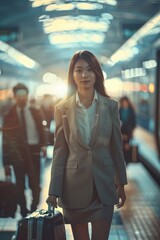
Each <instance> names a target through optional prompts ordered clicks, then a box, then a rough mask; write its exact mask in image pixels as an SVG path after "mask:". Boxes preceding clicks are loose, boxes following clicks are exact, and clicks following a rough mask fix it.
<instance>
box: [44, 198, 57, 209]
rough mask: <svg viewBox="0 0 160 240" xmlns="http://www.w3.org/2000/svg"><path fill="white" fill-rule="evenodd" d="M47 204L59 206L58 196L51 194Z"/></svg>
mask: <svg viewBox="0 0 160 240" xmlns="http://www.w3.org/2000/svg"><path fill="white" fill-rule="evenodd" d="M46 202H47V204H49V203H50V204H51V205H52V206H53V207H55V208H57V196H54V195H49V196H48V198H47V200H46Z"/></svg>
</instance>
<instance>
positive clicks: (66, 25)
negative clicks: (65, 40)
mask: <svg viewBox="0 0 160 240" xmlns="http://www.w3.org/2000/svg"><path fill="white" fill-rule="evenodd" d="M108 28H109V23H108V22H105V21H104V19H103V18H101V17H100V18H98V19H97V18H96V17H88V16H83V15H80V16H79V17H72V16H68V17H67V16H64V17H59V18H58V17H57V18H52V19H48V20H46V21H44V22H43V29H44V32H45V33H47V34H48V33H54V32H64V31H73V30H79V29H81V30H92V31H98V32H106V31H107V30H108Z"/></svg>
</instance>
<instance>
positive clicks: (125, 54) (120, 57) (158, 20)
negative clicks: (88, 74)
mask: <svg viewBox="0 0 160 240" xmlns="http://www.w3.org/2000/svg"><path fill="white" fill-rule="evenodd" d="M157 26H158V27H160V12H159V13H158V14H156V15H155V16H154V17H153V18H151V19H150V20H149V21H148V22H147V23H145V24H144V25H143V26H142V27H141V28H140V29H139V30H138V31H137V32H136V33H135V34H134V35H133V36H132V37H131V38H129V39H128V40H127V41H126V42H125V43H124V44H123V45H122V46H121V47H120V48H119V49H118V50H117V51H116V52H115V53H114V54H112V56H111V57H110V59H111V61H112V62H113V63H114V64H115V63H117V62H119V61H128V59H129V58H131V57H133V56H134V55H135V54H137V53H138V52H139V50H138V43H139V42H140V41H141V40H142V39H143V38H144V37H146V36H147V35H151V34H152V33H153V32H154V31H153V30H154V29H155V28H157Z"/></svg>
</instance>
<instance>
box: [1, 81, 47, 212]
mask: <svg viewBox="0 0 160 240" xmlns="http://www.w3.org/2000/svg"><path fill="white" fill-rule="evenodd" d="M28 94H29V90H28V88H27V87H26V86H25V85H24V84H21V83H18V84H17V85H15V86H14V87H13V95H14V101H15V104H14V105H13V106H12V108H11V109H10V110H9V112H8V113H7V114H6V115H5V116H4V121H3V164H4V165H10V164H11V165H13V168H14V172H15V177H16V186H17V193H18V204H19V205H20V212H21V215H22V217H25V216H26V215H27V213H29V211H34V210H36V208H37V205H38V203H39V198H40V165H41V164H40V153H41V151H42V153H43V155H45V154H46V138H45V132H44V127H43V125H42V116H41V113H40V111H39V110H38V109H36V108H34V107H33V106H32V107H31V106H30V105H29V102H28ZM25 176H28V182H29V187H30V188H31V190H32V203H31V208H30V210H28V209H27V203H26V198H25V188H26V182H25Z"/></svg>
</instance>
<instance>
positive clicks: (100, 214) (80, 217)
mask: <svg viewBox="0 0 160 240" xmlns="http://www.w3.org/2000/svg"><path fill="white" fill-rule="evenodd" d="M113 210H114V205H113V206H106V205H104V204H103V203H102V202H101V201H100V199H99V197H98V194H97V191H96V189H95V188H94V193H93V198H92V202H91V204H90V205H89V206H88V207H87V208H81V209H66V208H63V215H64V220H65V223H66V224H78V223H88V222H93V221H97V220H105V221H107V222H108V223H111V221H112V217H113Z"/></svg>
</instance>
